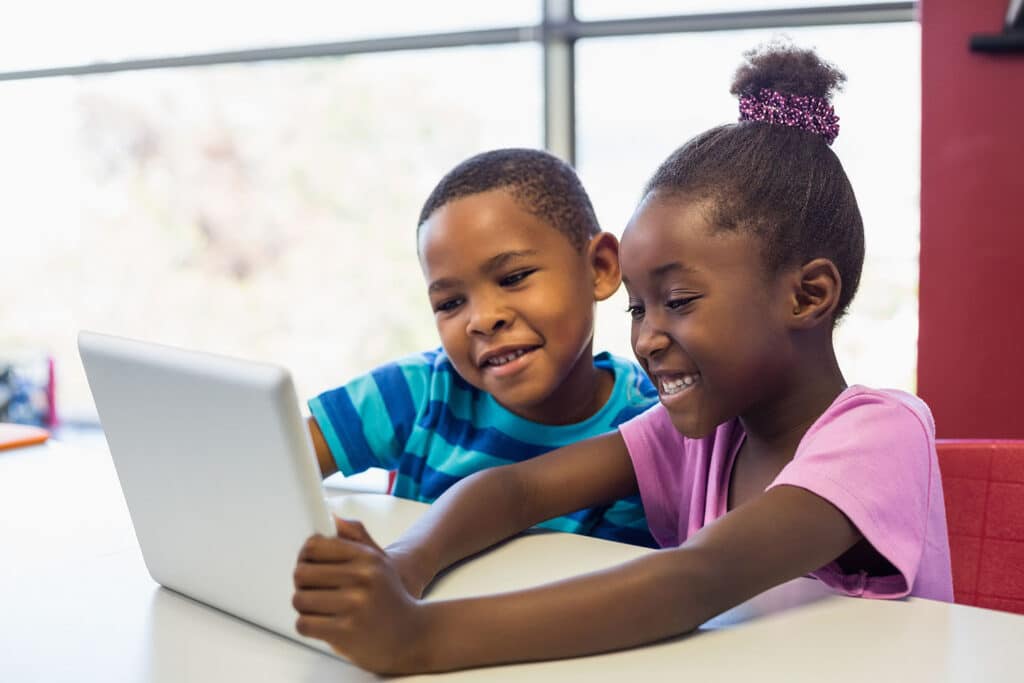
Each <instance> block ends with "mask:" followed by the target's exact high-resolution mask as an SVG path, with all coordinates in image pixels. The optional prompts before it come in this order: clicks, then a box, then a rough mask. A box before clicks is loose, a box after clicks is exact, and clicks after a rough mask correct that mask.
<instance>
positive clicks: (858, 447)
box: [769, 393, 934, 598]
mask: <svg viewBox="0 0 1024 683" xmlns="http://www.w3.org/2000/svg"><path fill="white" fill-rule="evenodd" d="M830 412H831V413H832V414H831V415H830V416H829V419H827V420H823V421H820V422H819V423H818V424H816V425H815V426H814V427H812V429H811V430H810V431H808V433H807V435H805V437H804V440H803V441H802V442H801V444H800V447H799V449H798V450H797V453H796V455H795V456H794V458H793V460H792V461H790V463H789V464H787V465H786V467H784V468H783V469H782V471H781V472H780V473H779V476H778V477H777V478H776V479H775V480H774V481H773V482H772V484H771V486H769V488H772V487H775V486H781V485H789V486H798V487H800V488H803V489H806V490H808V491H811V492H812V493H815V494H817V495H818V496H820V497H822V498H824V499H825V500H827V501H829V502H830V503H831V504H832V505H834V506H836V507H837V508H839V510H840V511H842V512H843V514H845V515H846V517H847V518H849V520H850V521H851V522H852V523H853V524H854V525H855V526H856V527H857V529H858V530H859V531H860V532H861V533H862V534H863V535H864V537H865V538H866V539H867V541H868V542H869V543H870V544H871V545H872V547H873V548H874V549H875V550H876V551H877V552H878V553H880V554H881V555H882V556H883V557H884V558H885V559H887V560H888V561H889V562H890V563H891V564H892V565H893V566H894V567H895V568H896V570H897V572H898V573H897V574H895V575H890V576H872V575H869V574H868V573H867V572H865V571H859V572H857V573H855V574H847V573H845V572H843V570H842V569H841V568H840V567H839V565H838V564H837V563H835V562H832V563H830V564H829V565H827V566H825V567H823V568H821V569H820V570H818V571H816V572H814V573H813V574H814V576H816V577H817V578H819V579H820V580H822V581H823V582H825V583H826V584H828V585H829V586H831V587H832V588H834V589H836V590H838V591H840V592H843V593H846V594H848V595H859V596H864V597H879V598H899V597H903V596H905V595H907V594H909V593H910V591H911V589H912V587H913V585H914V580H915V578H916V576H917V573H918V568H919V566H920V563H921V557H922V555H923V553H924V544H925V535H926V528H927V521H928V510H929V505H930V503H931V501H930V500H929V490H930V480H931V468H932V467H933V462H934V459H933V458H932V457H931V454H932V451H934V431H933V428H932V427H931V422H930V420H928V419H924V417H923V416H922V415H920V414H918V413H917V412H916V411H915V410H913V409H912V408H911V407H910V406H908V405H906V404H905V403H903V402H902V401H900V400H898V399H896V398H892V397H888V396H885V395H883V394H880V393H866V394H855V395H853V396H851V397H849V398H847V399H845V400H844V401H843V402H842V403H840V404H836V405H834V406H833V407H832V408H831V409H830Z"/></svg>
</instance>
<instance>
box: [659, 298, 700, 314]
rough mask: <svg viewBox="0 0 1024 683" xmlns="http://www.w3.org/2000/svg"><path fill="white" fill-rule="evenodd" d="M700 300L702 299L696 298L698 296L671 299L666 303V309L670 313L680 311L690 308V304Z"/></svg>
mask: <svg viewBox="0 0 1024 683" xmlns="http://www.w3.org/2000/svg"><path fill="white" fill-rule="evenodd" d="M699 298H700V297H696V296H686V297H680V298H678V299H669V300H668V301H667V302H666V303H665V308H667V309H668V310H670V311H678V310H681V309H684V308H686V307H687V306H689V305H690V304H692V303H693V302H694V301H696V300H697V299H699Z"/></svg>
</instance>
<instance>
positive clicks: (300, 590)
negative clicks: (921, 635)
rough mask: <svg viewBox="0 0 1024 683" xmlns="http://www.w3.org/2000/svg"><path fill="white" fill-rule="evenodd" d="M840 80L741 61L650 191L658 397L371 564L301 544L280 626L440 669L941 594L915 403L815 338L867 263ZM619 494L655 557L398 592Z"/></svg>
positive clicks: (500, 480) (642, 334)
mask: <svg viewBox="0 0 1024 683" xmlns="http://www.w3.org/2000/svg"><path fill="white" fill-rule="evenodd" d="M844 79H845V77H844V76H843V74H842V73H840V72H839V71H837V70H836V69H835V68H834V67H832V66H830V65H828V64H825V63H823V62H822V61H820V60H819V59H818V57H817V56H816V55H815V54H814V53H813V52H810V51H802V50H797V49H795V48H783V47H777V46H775V47H769V48H768V49H764V50H761V51H754V52H751V53H748V55H747V62H746V64H745V65H744V66H742V67H741V68H740V70H739V71H738V73H737V76H736V80H735V82H734V83H733V87H732V92H733V93H734V94H737V95H738V96H739V99H740V121H739V123H736V124H732V125H727V126H722V127H719V128H715V129H712V130H709V131H707V132H705V133H703V134H701V135H698V136H697V137H696V138H694V139H692V140H690V141H689V142H688V143H686V144H685V145H684V146H683V147H681V148H680V149H678V150H677V151H676V152H674V153H673V154H672V155H671V156H670V157H669V158H668V159H667V160H666V161H665V162H664V163H663V164H662V165H661V167H660V168H659V169H658V170H657V172H656V173H655V174H654V177H653V178H652V179H651V180H650V182H649V183H648V186H647V188H646V191H645V193H644V196H643V199H642V200H641V202H640V205H639V206H638V207H637V209H636V212H635V213H634V215H633V217H632V219H631V220H630V222H629V225H628V226H627V228H626V230H625V232H624V234H623V238H622V247H621V263H622V274H623V281H624V282H625V283H626V287H627V290H628V293H629V301H630V304H629V312H630V314H631V316H632V319H633V322H632V344H633V349H634V351H635V353H636V356H637V358H638V359H639V361H640V363H641V365H642V366H643V367H644V369H645V370H646V371H647V373H648V375H649V376H650V377H651V379H652V381H654V383H655V384H656V386H657V387H658V390H659V399H660V404H659V405H657V406H655V407H654V408H652V409H651V410H649V411H648V412H646V413H644V414H642V415H640V416H639V417H637V418H634V419H633V420H631V421H630V422H627V423H626V424H624V425H622V426H621V427H620V428H619V430H618V431H616V432H613V433H610V434H606V435H604V436H600V437H597V438H594V439H591V440H589V441H584V442H581V443H578V444H576V445H573V446H569V447H567V448H563V449H560V450H558V451H554V452H552V453H551V454H548V455H545V456H541V457H539V458H535V459H532V460H528V461H524V462H522V463H520V464H516V465H512V466H509V467H504V468H496V469H492V470H488V471H486V472H481V473H479V474H476V475H474V476H472V477H469V478H467V479H466V480H464V481H463V482H461V483H460V484H458V485H457V486H455V487H453V488H452V489H450V491H449V492H448V493H447V494H446V495H444V496H443V497H442V498H441V499H439V500H438V501H437V502H436V503H435V504H434V506H433V507H432V508H431V510H430V511H429V512H428V514H427V515H425V516H424V517H423V518H422V519H421V520H420V521H419V522H418V523H417V524H416V525H414V526H413V527H412V528H411V529H410V530H409V531H408V532H407V533H406V535H405V536H404V537H403V538H402V539H401V540H399V541H398V542H397V543H395V544H394V545H392V546H391V547H390V548H389V549H388V552H387V553H385V552H384V551H382V550H381V549H380V548H378V547H377V546H376V544H375V543H374V542H373V541H372V539H370V538H369V537H368V536H367V534H366V532H365V531H364V530H363V529H362V527H361V526H360V525H359V524H358V523H354V522H345V521H342V520H339V521H338V537H336V538H324V537H313V538H311V539H309V541H307V543H306V544H305V545H304V546H303V548H302V551H301V553H300V555H299V563H298V566H297V568H296V571H295V586H296V592H295V596H294V601H293V602H294V606H295V608H296V609H297V610H298V611H299V619H298V622H297V629H298V631H299V632H300V633H302V634H303V635H307V636H312V637H317V638H321V639H323V640H325V641H327V642H328V643H330V644H331V645H332V646H333V647H334V648H335V649H336V650H337V651H338V652H339V653H341V654H343V655H344V656H346V657H348V658H350V659H351V660H352V661H354V662H355V663H356V664H359V665H360V666H363V667H365V668H369V669H372V670H375V671H380V672H413V671H440V670H447V669H455V668H462V667H469V666H478V665H483V664H490V663H498V662H513V661H523V660H535V659H547V658H556V657H568V656H573V655H581V654H586V653H593V652H600V651H604V650H612V649H617V648H623V647H629V646H632V645H637V644H640V643H645V642H650V641H654V640H658V639H661V638H665V637H667V636H671V635H674V634H680V633H684V632H686V631H689V630H692V629H694V628H696V627H697V626H699V625H700V624H702V623H703V622H705V621H706V620H708V619H709V618H711V617H713V616H714V615H716V614H718V613H720V612H722V611H724V610H726V609H728V608H730V607H732V606H734V605H737V604H739V603H740V602H742V601H744V600H746V599H748V598H750V597H752V596H754V595H755V594H757V593H759V592H761V591H764V590H766V589H767V588H770V587H772V586H774V585H777V584H780V583H783V582H785V581H788V580H790V579H793V578H796V577H800V576H803V575H805V574H808V573H810V574H811V575H813V576H815V577H817V578H818V579H820V580H821V581H823V582H825V583H826V584H828V585H829V586H831V587H833V588H834V589H835V590H836V591H838V592H841V593H845V594H849V595H859V596H864V597H877V598H897V597H901V596H905V595H916V596H921V597H927V598H933V599H938V600H947V601H948V600H951V599H952V585H951V584H952V581H951V575H950V568H949V548H948V541H947V535H946V524H945V510H944V506H943V498H942V489H941V486H940V480H939V473H938V467H937V464H936V455H935V444H934V426H933V423H932V418H931V415H930V413H929V411H928V408H927V407H926V406H925V405H924V403H922V402H921V401H920V400H919V399H917V398H915V397H913V396H911V395H909V394H905V393H903V392H899V391H888V390H875V389H869V388H866V387H862V386H856V385H854V386H847V384H846V381H845V379H844V378H843V375H842V373H841V371H840V369H839V365H838V363H837V362H836V358H835V352H834V349H833V345H832V332H833V328H834V326H835V323H836V321H837V320H838V319H839V318H841V317H842V315H843V313H844V312H845V311H846V309H847V307H848V306H849V304H850V301H851V299H852V298H853V295H854V293H855V291H856V289H857V283H858V279H859V276H860V271H861V265H862V262H863V255H864V239H863V228H862V225H861V219H860V214H859V211H858V209H857V204H856V201H855V199H854V195H853V191H852V189H851V187H850V184H849V181H848V180H847V178H846V174H845V173H844V171H843V169H842V166H841V164H840V163H839V160H838V158H837V157H836V156H835V154H834V153H833V152H832V151H831V149H830V147H829V145H830V144H831V142H832V140H833V139H834V138H835V136H836V134H837V132H838V119H837V118H836V116H835V114H834V113H833V111H832V108H831V106H830V105H829V103H828V98H829V96H830V93H831V91H832V90H833V89H834V88H836V87H837V86H838V85H839V84H840V83H841V82H842V81H843V80H844ZM637 491H639V493H640V495H641V498H642V500H643V504H644V508H645V510H646V512H647V519H648V523H649V525H650V527H651V531H652V532H653V534H654V537H655V538H656V539H657V540H658V542H659V543H660V544H661V546H662V548H663V549H662V550H660V551H656V552H652V553H650V554H648V555H645V556H643V557H641V558H638V559H637V560H634V561H632V562H630V563H627V564H624V565H621V566H619V567H617V568H613V569H610V570H607V571H603V572H597V573H593V574H588V575H585V576H581V577H578V578H576V579H573V580H569V581H563V582H560V583H558V584H553V585H550V586H542V587H538V588H534V589H530V590H525V591H518V592H515V593H507V594H503V595H496V596H493V597H485V598H476V599H467V600H453V601H445V602H433V603H431V602H421V601H420V600H418V597H419V596H420V595H421V594H422V592H423V589H424V588H425V587H426V586H427V585H428V584H429V582H430V581H431V580H432V579H433V577H434V576H435V575H436V574H437V573H438V572H439V571H440V570H441V569H443V568H444V567H447V566H449V565H451V564H452V563H453V562H456V561H457V560H459V559H461V558H464V557H466V556H468V555H470V554H472V553H474V552H477V551H479V550H480V549H482V548H485V547H487V546H489V545H491V544H493V543H495V542H497V541H498V540H500V539H503V538H506V537H508V536H510V535H512V534H515V533H517V532H519V531H520V530H522V529H526V528H528V527H530V526H531V525H533V524H536V523H537V522H540V521H541V520H544V519H548V518H551V517H554V516H556V515H560V514H564V513H567V512H569V511H571V510H576V509H579V508H583V507H587V506H591V505H594V504H595V503H597V502H599V501H605V500H612V499H615V498H618V497H622V496H627V495H630V494H633V493H636V492H637Z"/></svg>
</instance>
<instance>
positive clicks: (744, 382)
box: [621, 194, 791, 438]
mask: <svg viewBox="0 0 1024 683" xmlns="http://www.w3.org/2000/svg"><path fill="white" fill-rule="evenodd" d="M621 262H622V273H623V281H624V282H625V284H626V290H627V291H628V293H629V312H630V314H631V316H632V318H633V325H632V344H633V351H634V353H635V354H636V357H637V360H638V361H639V362H640V365H641V366H643V368H644V370H646V371H647V374H648V375H649V376H650V377H651V380H652V381H653V382H654V383H655V385H656V386H657V388H658V396H659V398H660V400H661V402H662V404H663V405H664V406H665V408H666V409H668V411H669V414H670V416H671V417H672V422H673V424H674V425H675V426H676V428H677V429H678V430H679V431H680V432H682V433H683V434H685V435H687V436H690V437H695V438H699V437H702V436H705V435H707V434H708V433H710V432H711V431H712V430H713V429H714V428H715V427H717V426H718V425H719V424H722V423H723V422H725V421H727V420H730V419H732V418H734V417H737V416H742V415H744V414H746V413H748V412H749V411H751V410H755V411H756V410H758V409H760V408H762V407H764V406H765V405H767V403H768V402H769V401H770V400H771V397H769V396H766V395H765V387H768V386H772V385H773V384H776V383H777V382H778V381H779V379H780V378H781V377H782V376H783V375H784V374H785V372H786V370H787V362H788V361H787V353H788V351H787V349H788V346H789V344H790V342H789V341H788V340H789V333H788V331H787V329H786V326H785V324H784V322H783V319H784V316H783V315H781V313H782V308H783V307H782V306H781V305H780V302H782V301H783V300H784V298H785V297H784V292H783V290H782V289H781V286H780V284H779V283H780V282H781V280H780V278H779V277H778V276H776V275H773V274H771V273H768V272H767V269H766V266H765V264H764V260H763V256H762V254H761V251H760V250H759V248H758V242H757V240H756V238H755V237H753V236H751V235H750V234H749V233H747V232H745V231H730V230H716V229H715V227H714V226H713V225H711V224H710V223H709V221H708V220H707V216H706V211H705V206H704V203H703V202H701V201H693V200H687V199H683V198H677V197H659V196H658V195H657V194H655V195H651V196H649V197H648V198H647V199H646V200H645V201H644V202H642V203H641V205H640V207H639V208H638V209H637V211H636V213H635V214H634V216H633V218H632V219H631V220H630V223H629V225H628V226H627V227H626V231H625V232H624V234H623V237H622V251H621ZM790 310H791V309H790Z"/></svg>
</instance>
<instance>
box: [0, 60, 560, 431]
mask: <svg viewBox="0 0 1024 683" xmlns="http://www.w3.org/2000/svg"><path fill="white" fill-rule="evenodd" d="M494 73H502V74H503V77H502V78H501V79H495V78H493V74H494ZM539 78H540V53H539V51H538V49H537V48H536V46H534V45H532V44H525V45H512V46H499V47H486V48H461V49H451V50H434V51H430V52H426V53H408V52H399V53H388V54H378V55H365V56H359V57H349V58H342V59H321V60H305V61H293V62H271V63H258V64H241V65H227V66H218V67H206V68H192V69H170V70H159V71H137V72H125V73H116V74H111V75H101V76H86V77H81V78H59V79H42V80H29V81H23V82H7V83H0V110H2V111H4V119H5V125H4V126H3V127H2V128H0V148H2V149H4V150H5V153H4V154H3V155H0V179H2V180H3V182H4V186H5V187H6V188H8V189H9V190H10V189H15V188H16V191H13V192H9V193H8V197H7V199H6V201H5V208H4V213H5V215H4V219H3V222H2V226H3V228H2V233H3V234H2V243H3V244H4V246H5V252H6V253H8V254H9V255H15V256H14V257H13V258H12V257H9V258H7V259H5V264H4V271H5V272H4V275H5V280H6V281H7V282H11V283H17V285H16V292H17V293H18V295H17V296H7V297H5V298H4V299H3V300H2V301H0V329H3V330H4V332H3V337H4V339H3V342H4V343H5V344H6V345H11V344H16V345H18V346H24V347H31V348H45V349H47V350H48V351H50V352H52V353H53V354H55V356H56V358H57V373H58V381H57V387H58V392H59V395H58V406H59V408H60V409H61V412H62V414H64V415H65V416H71V417H74V415H75V414H76V413H82V412H85V413H88V412H89V411H90V410H91V399H90V395H89V393H88V389H87V387H86V384H85V378H84V373H83V372H82V370H81V365H80V363H79V361H78V353H77V349H76V346H75V342H76V340H75V333H76V331H77V330H78V329H81V328H86V329H96V330H100V331H106V332H111V333H115V334H123V335H127V336H133V337H142V338H147V339H152V340H155V341H160V342H165V343H169V344H176V345H182V346H187V347H193V348H201V349H209V350H217V351H220V352H223V353H228V354H234V355H238V356H241V357H248V358H257V359H263V360H270V361H274V362H277V363H280V364H282V365H285V366H287V367H289V368H290V369H291V370H292V372H293V375H294V377H295V382H296V387H297V390H298V393H299V395H300V396H308V395H311V394H312V393H314V392H316V391H319V390H321V389H324V388H327V387H328V386H334V385H336V384H338V383H340V382H342V381H344V380H347V379H349V378H350V377H352V376H354V375H355V374H357V373H359V372H361V371H365V370H367V369H369V368H371V367H373V366H374V365H376V364H378V363H381V362H383V361H385V360H388V359H391V358H393V357H395V356H397V355H400V354H404V353H410V352H413V351H416V350H420V349H423V348H428V347H431V346H433V345H436V344H437V334H436V331H435V330H434V325H433V318H432V316H431V313H430V308H429V306H428V305H427V301H426V294H425V290H424V287H423V284H422V280H421V278H420V276H419V266H418V262H417V259H416V253H415V239H414V231H415V226H416V220H417V217H418V214H419V209H420V206H421V205H422V202H423V201H424V199H425V198H426V196H427V194H428V193H429V191H430V190H431V188H432V187H433V185H434V184H435V183H436V182H437V180H438V179H439V178H440V177H441V175H442V174H443V173H444V172H446V171H447V170H448V169H449V168H451V167H452V166H453V165H454V164H456V163H457V162H458V161H461V160H462V159H463V158H465V157H467V156H469V155H471V154H473V153H476V152H477V151H479V150H481V149H486V148H491V147H501V146H529V147H538V146H541V145H542V144H543V137H542V133H541V122H542V112H541V103H540V97H541V90H542V89H541V87H540V84H539Z"/></svg>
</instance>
